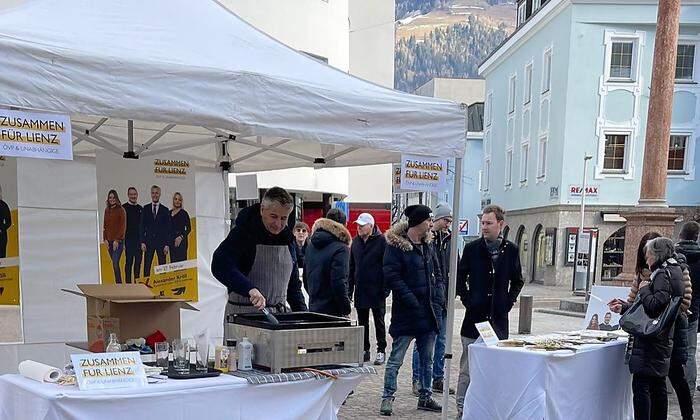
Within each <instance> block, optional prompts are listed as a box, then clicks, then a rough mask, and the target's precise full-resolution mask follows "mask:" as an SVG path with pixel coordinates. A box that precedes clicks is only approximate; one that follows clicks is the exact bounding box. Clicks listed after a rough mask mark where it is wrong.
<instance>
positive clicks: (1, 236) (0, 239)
mask: <svg viewBox="0 0 700 420" xmlns="http://www.w3.org/2000/svg"><path fill="white" fill-rule="evenodd" d="M10 226H12V213H10V206H8V205H7V203H6V202H4V201H2V189H0V258H5V257H6V256H7V231H8V230H10Z"/></svg>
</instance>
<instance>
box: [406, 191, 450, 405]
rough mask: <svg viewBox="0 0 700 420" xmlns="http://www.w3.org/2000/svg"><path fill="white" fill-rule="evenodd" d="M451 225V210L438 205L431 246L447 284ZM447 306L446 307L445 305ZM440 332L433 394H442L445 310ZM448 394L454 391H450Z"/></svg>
mask: <svg viewBox="0 0 700 420" xmlns="http://www.w3.org/2000/svg"><path fill="white" fill-rule="evenodd" d="M451 225H452V208H451V207H450V206H449V205H448V204H447V203H440V204H438V206H437V207H436V208H435V221H434V222H433V229H432V235H433V240H432V245H433V248H434V249H435V254H436V255H437V257H438V261H439V262H440V269H441V270H442V275H443V277H444V279H445V284H448V279H449V275H450V238H451V236H452V235H451V233H450V226H451ZM445 302H447V287H445ZM445 306H447V305H445ZM439 316H440V331H438V334H437V337H436V338H435V352H434V353H433V392H438V393H442V389H443V387H444V382H443V379H444V377H445V335H446V334H447V323H446V321H447V308H445V309H444V310H443V311H442V312H441V313H440V314H439ZM419 360H420V359H419V357H418V349H417V348H416V347H413V395H415V396H418V395H419V389H420V387H419V384H420V375H421V371H420V361H419ZM450 394H454V390H452V389H450Z"/></svg>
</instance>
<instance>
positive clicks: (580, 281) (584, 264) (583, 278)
mask: <svg viewBox="0 0 700 420" xmlns="http://www.w3.org/2000/svg"><path fill="white" fill-rule="evenodd" d="M591 159H593V156H589V155H584V156H583V182H582V183H581V224H580V225H579V231H578V240H577V241H576V242H577V244H576V267H575V268H574V293H575V294H577V292H579V291H581V290H582V291H583V292H584V294H585V295H586V299H588V277H589V275H590V273H589V271H590V264H591V261H590V260H591V250H590V249H589V248H590V246H589V245H590V236H589V235H586V234H584V231H583V230H584V228H585V226H586V225H585V223H584V220H585V216H586V174H587V172H588V161H589V160H591ZM586 240H588V241H589V243H588V244H587V245H584V243H585V241H586ZM583 254H588V255H587V256H586V257H584V255H583ZM582 257H583V258H582ZM579 259H581V261H579ZM577 286H578V287H577Z"/></svg>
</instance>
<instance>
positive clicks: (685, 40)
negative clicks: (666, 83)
mask: <svg viewBox="0 0 700 420" xmlns="http://www.w3.org/2000/svg"><path fill="white" fill-rule="evenodd" d="M678 45H694V46H695V56H694V57H693V74H692V76H691V78H690V79H675V81H676V84H689V83H697V75H698V71H697V68H698V63H699V62H700V60H698V48H699V47H700V35H697V36H687V35H679V36H678ZM677 56H678V55H676V57H677ZM673 68H674V73H675V68H676V67H675V65H674V67H673Z"/></svg>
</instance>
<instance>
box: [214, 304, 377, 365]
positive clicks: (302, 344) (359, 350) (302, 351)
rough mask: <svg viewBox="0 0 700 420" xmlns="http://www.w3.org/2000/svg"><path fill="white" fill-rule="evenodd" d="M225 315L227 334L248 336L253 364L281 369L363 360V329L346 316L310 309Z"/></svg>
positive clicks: (239, 336) (353, 362)
mask: <svg viewBox="0 0 700 420" xmlns="http://www.w3.org/2000/svg"><path fill="white" fill-rule="evenodd" d="M274 315H275V317H276V318H277V320H278V321H279V324H274V323H272V322H270V321H269V320H268V319H267V317H266V316H265V314H263V313H248V314H237V315H229V316H228V317H227V324H228V325H227V330H228V331H227V332H228V333H229V334H227V337H235V338H236V339H237V340H240V339H241V338H243V337H248V340H250V342H251V343H253V346H254V351H253V364H254V365H256V367H258V368H265V369H269V370H270V371H271V372H272V373H281V372H282V369H291V368H302V367H312V366H326V365H339V364H350V363H352V364H355V363H356V364H359V365H362V363H363V353H364V346H363V340H364V333H363V332H364V331H363V327H361V326H353V325H352V322H351V321H350V320H349V319H347V318H341V317H336V316H330V315H324V314H319V313H314V312H289V313H276V314H274Z"/></svg>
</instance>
